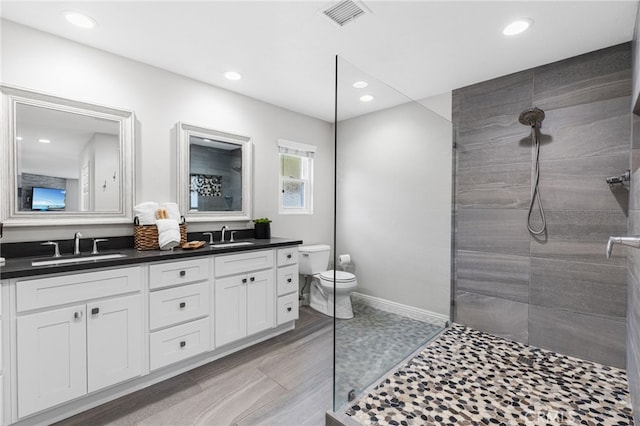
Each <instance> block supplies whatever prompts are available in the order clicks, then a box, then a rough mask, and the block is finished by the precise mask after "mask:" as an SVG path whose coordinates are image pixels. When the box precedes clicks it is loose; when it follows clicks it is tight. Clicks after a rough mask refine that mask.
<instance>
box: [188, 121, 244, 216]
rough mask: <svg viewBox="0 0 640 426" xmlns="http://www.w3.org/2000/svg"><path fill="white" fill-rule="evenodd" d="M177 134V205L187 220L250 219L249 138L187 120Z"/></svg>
mask: <svg viewBox="0 0 640 426" xmlns="http://www.w3.org/2000/svg"><path fill="white" fill-rule="evenodd" d="M176 135H177V138H178V141H177V144H176V145H177V150H178V152H177V159H178V167H177V173H178V179H177V182H178V190H177V195H178V205H179V206H180V211H181V212H182V213H183V215H184V216H185V217H186V219H187V222H207V221H242V220H251V215H252V210H251V208H252V206H251V200H252V198H253V193H252V176H251V171H252V168H253V167H252V161H251V160H252V157H253V153H252V146H251V140H250V138H249V137H247V136H241V135H236V134H232V133H227V132H222V131H219V130H213V129H207V128H204V127H200V126H195V125H192V124H187V123H184V122H178V123H177V124H176Z"/></svg>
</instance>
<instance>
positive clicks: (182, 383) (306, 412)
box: [57, 307, 333, 426]
mask: <svg viewBox="0 0 640 426" xmlns="http://www.w3.org/2000/svg"><path fill="white" fill-rule="evenodd" d="M332 362H333V319H332V318H329V317H326V316H324V315H322V314H320V313H318V312H315V311H313V310H312V309H310V308H308V307H303V308H301V309H300V319H299V320H298V321H297V323H296V328H295V330H293V331H290V332H287V333H285V334H282V335H280V336H278V337H275V338H273V339H270V340H268V341H266V342H262V343H259V344H257V345H254V346H252V347H250V348H247V349H244V350H242V351H239V352H237V353H235V354H232V355H229V356H227V357H224V358H222V359H219V360H216V361H213V362H211V363H209V364H207V365H204V366H201V367H198V368H196V369H194V370H191V371H188V372H186V373H183V374H181V375H179V376H176V377H174V378H172V379H169V380H166V381H164V382H162V383H158V384H156V385H153V386H150V387H148V388H146V389H142V390H140V391H137V392H135V393H133V394H130V395H128V396H126V397H123V398H120V399H117V400H114V401H111V402H109V403H107V404H104V405H101V406H99V407H96V408H93V409H91V410H88V411H85V412H84V413H80V414H78V415H76V416H74V417H71V418H69V419H66V420H64V421H62V422H59V423H57V425H60V426H63V425H64V426H70V425H148V426H152V425H153V426H156V425H172V426H173V425H176V426H178V425H213V426H218V425H220V426H224V425H237V426H249V425H275V426H303V425H310V426H311V425H324V424H325V413H326V412H327V411H328V410H330V409H331V404H332V393H333V383H332V375H333V370H332Z"/></svg>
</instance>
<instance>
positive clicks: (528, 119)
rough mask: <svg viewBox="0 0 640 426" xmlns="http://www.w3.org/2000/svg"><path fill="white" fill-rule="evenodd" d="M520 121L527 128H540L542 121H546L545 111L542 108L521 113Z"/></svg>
mask: <svg viewBox="0 0 640 426" xmlns="http://www.w3.org/2000/svg"><path fill="white" fill-rule="evenodd" d="M518 120H519V121H520V123H522V124H524V125H525V126H531V127H534V126H539V125H540V123H542V120H544V111H543V110H541V109H540V108H529V109H526V110H524V111H522V113H520V117H518Z"/></svg>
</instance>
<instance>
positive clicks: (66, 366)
mask: <svg viewBox="0 0 640 426" xmlns="http://www.w3.org/2000/svg"><path fill="white" fill-rule="evenodd" d="M141 289H142V269H141V268H140V267H129V268H121V269H109V270H101V271H96V272H86V273H77V274H72V275H61V276H54V277H45V278H37V279H26V280H18V281H17V282H16V302H17V303H16V305H17V318H16V327H17V331H16V364H17V380H18V382H17V388H18V395H17V397H18V413H17V414H18V418H22V417H25V416H28V415H30V414H33V413H35V412H38V411H41V410H43V409H45V408H49V407H52V406H55V405H58V404H60V403H63V402H66V401H69V400H71V399H74V398H77V397H79V396H82V395H84V394H86V393H88V392H93V391H96V390H98V389H102V388H105V387H107V386H110V385H113V384H116V383H119V382H122V381H124V380H127V379H130V378H133V377H136V376H139V375H140V374H141V373H142V371H143V370H142V344H143V339H142V335H143V328H142V296H141V294H140V291H141Z"/></svg>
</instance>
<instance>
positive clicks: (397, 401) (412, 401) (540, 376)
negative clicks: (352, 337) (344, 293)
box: [347, 324, 633, 426]
mask: <svg viewBox="0 0 640 426" xmlns="http://www.w3.org/2000/svg"><path fill="white" fill-rule="evenodd" d="M347 414H348V415H349V416H352V417H353V418H355V419H356V420H358V421H359V422H360V423H362V424H364V425H493V424H496V425H588V426H591V425H593V426H596V425H603V426H606V425H633V415H632V410H631V403H630V396H629V391H628V386H627V378H626V374H625V372H624V370H620V369H618V368H614V367H609V366H605V365H602V364H598V363H595V362H591V361H585V360H581V359H577V358H573V357H569V356H565V355H560V354H557V353H555V352H551V351H547V350H544V349H539V348H535V347H531V346H527V345H524V344H521V343H517V342H513V341H510V340H506V339H503V338H500V337H496V336H492V335H490V334H487V333H483V332H480V331H477V330H474V329H471V328H468V327H464V326H460V325H456V324H454V325H453V326H452V327H450V328H449V329H448V330H446V331H445V332H444V333H442V334H441V335H440V336H438V337H437V338H436V339H434V340H433V341H432V342H430V343H429V344H428V345H427V346H426V347H425V348H424V349H423V350H422V351H421V352H420V353H419V354H418V355H416V356H415V357H413V358H412V359H411V360H410V361H409V362H407V363H406V364H405V365H403V366H402V367H401V368H399V369H398V370H396V372H395V373H393V374H390V375H389V376H387V377H386V378H385V379H384V380H383V381H382V382H381V383H380V384H379V385H378V386H377V387H376V388H375V389H373V390H372V391H371V392H369V393H368V394H367V395H366V396H363V397H362V398H360V399H359V400H356V401H354V402H353V403H351V404H350V408H349V409H348V410H347Z"/></svg>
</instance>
